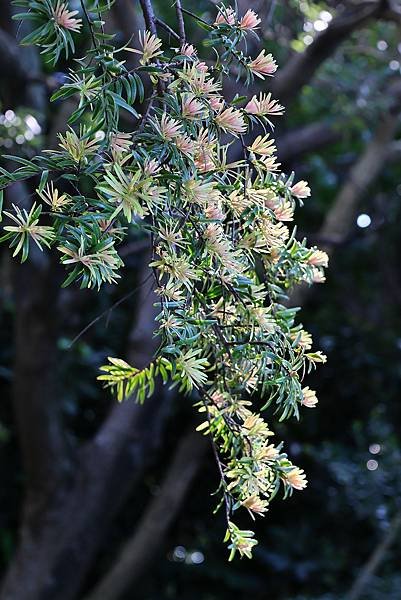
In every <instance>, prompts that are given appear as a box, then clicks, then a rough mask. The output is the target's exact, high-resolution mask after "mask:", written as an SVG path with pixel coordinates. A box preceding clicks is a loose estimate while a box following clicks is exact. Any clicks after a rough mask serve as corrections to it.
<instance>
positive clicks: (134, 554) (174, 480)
mask: <svg viewBox="0 0 401 600" xmlns="http://www.w3.org/2000/svg"><path fill="white" fill-rule="evenodd" d="M207 448H208V443H207V439H206V438H205V437H204V436H202V435H200V434H199V433H197V432H195V431H193V430H191V431H189V432H188V433H186V434H185V435H184V436H183V437H182V438H181V440H180V441H179V443H178V446H177V449H176V451H175V454H174V457H173V459H172V461H171V464H170V467H169V468H168V471H167V473H166V476H165V478H164V481H163V483H162V485H161V488H160V490H159V492H158V493H157V495H156V496H155V497H154V499H153V500H152V501H151V502H150V503H149V505H148V507H147V509H146V510H145V513H144V515H143V516H142V519H141V521H140V523H139V525H138V527H137V528H136V530H135V532H134V534H133V535H132V537H131V538H129V539H128V541H127V542H126V543H125V544H124V546H123V547H122V549H121V551H120V553H119V555H118V557H117V558H116V560H115V562H114V564H113V565H112V567H111V569H110V571H109V572H108V573H107V574H106V575H105V577H104V578H103V579H102V580H101V581H100V583H99V584H98V585H97V586H96V587H95V589H94V590H93V591H92V592H91V593H90V594H89V595H88V596H87V597H86V599H85V600H117V599H118V598H119V597H120V596H121V595H122V594H123V593H124V592H125V591H127V590H128V589H129V587H130V586H131V585H133V584H134V583H135V582H136V581H137V580H138V579H139V578H140V577H141V575H142V574H143V572H144V571H145V570H147V569H148V568H149V567H150V566H151V564H152V562H153V560H154V558H155V556H156V555H157V553H158V552H159V551H160V547H161V545H162V543H163V539H164V536H165V535H166V533H167V531H168V528H169V526H170V525H171V523H172V522H173V521H174V519H175V518H176V517H177V514H178V512H179V510H180V508H181V506H182V503H183V502H184V499H185V496H186V494H187V493H188V491H189V488H190V486H191V483H192V482H193V480H194V478H195V476H196V474H197V472H198V470H199V467H200V465H201V463H202V459H203V456H204V454H205V452H206V449H207Z"/></svg>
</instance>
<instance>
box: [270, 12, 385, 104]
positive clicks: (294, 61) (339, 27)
mask: <svg viewBox="0 0 401 600" xmlns="http://www.w3.org/2000/svg"><path fill="white" fill-rule="evenodd" d="M387 9H388V5H387V2H386V1H384V0H377V1H375V0H373V1H372V0H367V1H365V2H358V3H357V4H355V5H348V6H347V7H346V8H344V9H343V11H341V12H340V13H339V14H338V15H337V16H336V17H335V18H334V19H333V20H332V21H331V23H330V25H329V26H328V27H327V29H326V30H325V31H323V32H321V33H320V34H318V35H317V36H316V37H315V39H314V41H313V42H312V44H310V46H307V48H306V49H305V50H304V51H303V52H300V53H296V54H294V55H293V56H292V57H291V58H290V59H289V60H288V62H287V64H286V65H285V66H284V68H283V69H281V70H280V71H279V72H278V73H277V76H276V77H275V79H274V80H273V81H272V83H271V90H272V91H273V93H274V94H275V96H276V97H277V98H279V99H280V102H281V103H282V104H284V105H285V104H288V101H289V100H290V99H291V98H293V97H294V96H296V95H297V94H298V93H299V90H300V89H301V88H302V86H304V85H305V84H306V83H308V82H309V81H310V80H311V79H312V77H313V76H314V74H315V72H316V70H317V69H318V68H319V67H320V65H321V64H322V63H323V62H324V61H325V60H326V59H327V58H329V57H330V56H331V55H332V54H333V53H334V52H335V51H336V50H337V48H338V46H339V45H340V44H341V43H342V42H343V41H344V40H345V39H347V38H348V37H349V36H350V35H351V33H353V32H354V31H355V30H356V29H359V28H361V27H363V26H364V25H365V24H366V23H367V22H368V21H369V19H372V18H375V17H380V16H385V15H386V10H387Z"/></svg>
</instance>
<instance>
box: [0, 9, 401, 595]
mask: <svg viewBox="0 0 401 600" xmlns="http://www.w3.org/2000/svg"><path fill="white" fill-rule="evenodd" d="M77 4H78V3H77ZM183 4H184V6H185V7H186V8H187V9H188V10H191V11H194V12H196V13H197V14H199V15H200V16H202V18H204V19H206V20H210V19H213V18H214V15H215V7H214V6H213V3H211V2H208V1H206V0H200V1H199V2H196V3H195V2H193V1H192V0H185V1H184V2H183ZM171 5H172V2H170V1H166V0H157V1H156V0H155V2H154V7H155V10H156V13H157V15H159V18H160V19H162V20H163V21H165V22H167V23H168V24H169V25H170V26H171V27H173V28H174V27H176V22H175V10H174V7H173V6H171ZM238 5H239V11H240V13H241V14H243V13H244V12H245V11H246V9H247V8H249V7H251V8H253V9H255V10H257V11H259V12H260V15H261V17H262V24H263V27H262V29H261V38H262V39H261V42H260V44H262V45H263V46H264V47H266V48H267V49H268V50H269V51H271V52H272V53H273V54H274V55H275V56H276V57H277V60H278V62H279V65H280V71H279V73H278V76H277V78H276V79H275V80H272V81H270V80H269V81H267V82H263V83H261V84H258V86H259V89H261V90H265V91H269V90H272V91H273V93H274V95H275V97H278V99H279V100H280V101H282V102H283V103H285V105H286V107H287V110H286V115H285V117H284V118H282V119H281V122H280V124H279V126H278V129H277V130H276V132H275V137H276V139H277V144H278V150H279V158H280V159H281V162H282V163H283V167H284V170H286V171H287V172H291V170H295V171H296V173H297V178H298V179H300V178H304V179H307V180H308V181H309V183H310V185H311V187H312V190H313V195H312V198H311V199H308V200H307V201H306V202H305V207H304V208H303V210H300V211H298V216H297V219H298V223H299V226H298V232H299V235H300V236H302V235H307V237H308V239H309V240H310V241H311V242H313V243H316V244H318V245H319V246H323V247H324V248H325V249H326V250H327V251H328V252H329V253H330V255H331V265H330V269H329V271H328V277H327V283H326V285H324V286H315V287H314V288H313V289H311V290H302V291H301V292H299V293H296V294H295V297H293V298H292V301H293V302H299V303H300V304H302V305H303V310H302V313H301V317H300V318H301V320H302V322H303V324H304V326H305V328H306V329H307V330H309V331H311V333H312V334H313V336H314V339H315V341H316V344H317V346H318V347H321V348H322V349H323V350H324V351H325V352H326V353H327V356H328V363H327V365H325V366H324V367H322V368H321V369H320V370H319V372H318V373H317V374H316V375H312V376H311V377H310V378H309V380H308V384H309V385H310V386H311V387H312V388H316V389H317V391H318V393H319V398H320V403H319V406H318V409H317V410H313V411H307V412H304V413H303V415H302V418H301V421H300V422H292V423H290V424H281V425H279V427H278V428H277V427H276V429H277V435H278V436H280V437H282V438H283V439H285V440H286V443H287V446H288V449H289V452H290V455H291V456H292V457H293V458H294V460H296V462H297V464H300V465H301V466H302V467H304V468H305V470H306V471H307V473H308V479H309V482H310V483H309V486H308V488H307V490H306V491H305V492H304V493H302V494H300V493H299V494H298V493H296V494H295V495H294V496H293V498H292V499H290V500H286V501H284V502H281V501H275V502H274V503H273V504H272V506H271V509H270V511H269V513H268V514H267V515H266V517H265V518H264V519H259V520H258V521H257V524H256V527H257V535H258V538H259V539H260V545H259V546H258V548H257V550H256V551H255V558H254V560H253V561H247V560H243V561H239V560H236V561H234V562H233V563H230V564H228V563H227V553H226V548H225V547H224V545H223V544H222V538H223V536H224V519H223V516H222V515H220V514H219V513H218V514H217V515H213V514H212V511H213V509H214V504H215V503H214V498H213V496H212V493H213V491H214V488H215V486H216V485H217V477H216V473H215V465H214V463H213V459H212V456H211V453H210V451H209V447H208V445H207V443H206V442H205V440H204V439H203V438H202V437H201V436H200V435H196V434H193V433H192V430H193V428H194V425H195V417H194V411H193V410H192V406H191V405H192V400H191V399H188V398H187V399H185V398H176V397H173V396H172V395H171V394H169V393H166V391H162V390H161V389H159V390H158V391H157V393H156V395H155V397H154V398H153V399H152V400H149V401H147V403H146V406H144V407H135V406H134V405H133V403H132V402H130V401H128V402H127V403H126V404H125V405H123V406H118V407H116V406H115V403H114V401H113V400H112V399H111V398H110V397H109V395H108V394H107V393H105V392H104V391H103V390H102V389H101V388H100V386H99V384H98V383H97V382H96V375H97V373H98V367H99V365H101V364H103V363H104V360H105V357H106V356H107V355H112V356H124V357H127V358H129V359H130V360H132V362H135V363H138V364H140V363H145V362H146V360H147V357H148V356H149V355H150V354H151V352H152V350H153V343H154V342H152V336H151V331H152V319H153V313H152V307H151V302H150V301H149V290H148V288H147V286H146V285H140V284H141V282H142V281H143V270H144V265H145V264H146V261H147V260H148V257H147V255H146V251H145V250H144V247H143V244H142V245H141V243H140V242H138V241H137V240H136V239H135V238H133V239H132V240H129V241H128V242H127V243H126V245H125V246H124V248H123V258H124V261H125V263H126V268H125V270H124V277H123V279H122V281H121V283H120V284H119V285H118V286H116V287H107V286H105V287H103V288H102V290H101V292H100V293H97V292H95V291H80V290H78V289H76V288H69V289H67V290H62V291H61V290H60V289H59V284H60V281H61V278H62V273H61V272H60V268H59V267H58V266H57V265H56V264H55V262H53V260H52V259H51V258H50V257H48V256H47V255H40V254H38V255H36V254H33V255H32V258H31V260H30V262H28V263H27V264H25V265H23V266H20V265H18V264H16V263H15V262H14V261H12V259H11V257H10V253H9V251H8V249H7V248H6V247H1V249H0V280H1V289H0V311H1V326H0V340H1V348H0V390H1V399H2V401H1V403H0V448H1V453H0V472H1V486H0V507H1V509H0V510H1V513H0V566H1V570H2V571H3V573H4V577H5V583H4V588H3V593H2V595H1V594H0V598H1V600H47V599H54V600H56V599H57V600H64V599H65V600H73V599H78V598H85V599H88V600H108V599H109V598H110V599H113V598H115V599H116V600H117V598H125V599H127V600H128V599H132V598H135V599H138V600H160V599H164V598H165V599H170V598H171V599H178V598H180V599H184V600H222V599H224V598H232V597H234V596H235V597H236V598H244V599H245V598H249V597H250V596H251V597H252V598H254V599H255V600H256V599H258V600H259V599H260V600H266V599H267V598H274V599H277V600H284V599H286V600H289V599H291V600H340V599H343V598H348V599H349V600H356V599H359V598H361V599H362V598H363V599H366V600H396V599H399V598H400V589H401V573H400V570H399V565H400V564H401V546H400V543H399V537H400V535H399V533H400V531H401V502H400V499H401V498H400V492H401V483H400V472H401V452H400V434H399V431H400V424H401V414H400V402H399V398H400V395H399V389H400V377H401V364H400V355H401V337H400V335H401V334H400V331H401V328H400V325H401V324H400V320H401V317H400V311H399V305H400V301H401V273H400V267H399V264H400V253H401V237H400V227H399V223H400V217H401V208H400V197H401V184H400V166H399V158H400V155H401V146H400V142H399V141H397V135H398V134H399V109H400V108H401V106H400V90H401V84H400V73H401V70H400V69H401V33H400V26H401V5H400V4H399V3H397V2H396V1H392V2H391V1H390V0H389V1H388V2H385V1H379V0H371V1H358V0H354V1H352V0H350V1H344V2H337V1H335V0H333V1H330V2H309V1H306V0H305V1H299V2H298V1H295V0H292V1H288V2H279V1H277V2H275V1H274V0H273V1H272V0H260V1H258V2H250V0H241V1H239V2H238ZM71 6H72V7H73V8H75V4H74V2H73V1H71ZM11 13H12V9H11V6H10V4H9V2H8V0H2V2H1V11H0V48H1V50H2V51H1V53H0V102H1V111H2V116H1V118H0V151H1V153H5V154H6V153H7V154H8V153H20V154H22V155H27V156H30V155H32V154H33V153H34V152H35V151H36V150H37V149H38V148H42V147H44V148H46V147H49V145H50V146H51V145H53V146H54V144H55V133H56V132H57V131H59V130H63V129H65V122H66V115H67V114H68V109H69V108H68V106H67V108H66V107H65V105H63V104H61V103H58V104H56V105H55V106H50V104H49V102H48V98H49V96H50V94H51V92H52V91H54V89H56V88H57V86H58V85H59V83H60V82H61V81H63V79H64V77H65V74H66V72H67V69H68V67H69V64H68V62H64V63H61V64H59V65H58V66H57V71H56V72H53V71H52V70H51V69H50V68H49V67H48V66H46V65H45V64H44V63H43V62H42V60H41V59H40V57H39V56H38V55H37V54H36V51H35V50H34V49H21V48H18V45H17V42H16V40H17V39H18V38H19V37H20V36H21V32H18V31H17V25H16V24H15V23H13V22H12V21H11ZM186 25H187V34H188V38H189V39H190V40H191V41H193V42H194V43H197V44H198V45H199V48H200V52H201V53H203V54H204V56H205V58H206V59H207V56H208V52H209V49H207V48H205V47H203V46H202V37H203V32H202V30H200V29H197V28H196V24H195V22H194V21H193V20H192V19H191V18H190V17H188V18H186ZM142 27H143V21H142V16H141V11H140V7H139V3H138V2H136V0H116V4H115V6H114V7H113V9H112V11H111V14H110V19H109V21H108V22H107V28H108V30H110V31H117V32H118V38H119V40H120V41H121V42H123V41H125V40H127V39H128V38H129V37H130V36H131V35H132V34H133V33H136V31H137V30H138V29H139V28H142ZM160 35H161V37H162V38H163V39H164V40H165V41H166V42H167V41H168V37H167V36H166V34H165V33H164V31H163V29H161V30H160ZM87 36H88V32H85V33H84V35H83V36H82V38H81V40H80V41H79V44H80V46H79V50H80V52H82V53H84V51H85V47H86V45H87V43H88V37H87ZM257 46H258V44H257V43H256V42H255V51H256V49H257ZM236 92H238V93H240V94H241V93H242V92H243V90H242V87H241V84H240V83H237V82H235V81H230V80H227V81H226V82H225V93H226V95H227V97H232V96H234V94H235V93H236ZM65 104H68V102H67V103H65ZM10 111H12V112H10ZM27 115H30V116H28V117H27ZM32 116H33V117H34V118H35V121H32ZM38 124H40V127H41V131H40V132H39V130H38V127H37V126H38ZM129 126H130V123H129V122H127V128H129ZM2 164H3V165H5V166H7V161H6V160H5V159H3V160H2ZM30 186H31V184H29V185H28V186H23V185H20V184H16V185H14V186H13V188H12V189H11V190H10V191H9V192H8V194H7V197H6V201H7V202H16V203H21V202H30V201H31V195H32V192H33V190H34V186H35V183H34V182H32V186H31V187H30ZM133 290H134V293H132V291H133ZM125 296H126V297H125ZM124 298H125V299H124ZM122 299H123V301H122V302H120V303H119V304H118V306H114V305H115V303H117V302H119V301H120V300H122ZM99 316H100V317H101V318H98V317H99ZM94 319H96V321H95V322H94V323H93V325H92V326H91V328H90V329H88V330H87V331H85V332H84V333H83V335H82V336H81V337H79V339H78V340H76V341H75V342H74V343H72V341H73V340H74V338H75V337H76V336H77V334H78V333H79V332H81V331H82V330H83V328H85V327H86V325H88V323H90V322H91V321H92V320H94ZM271 418H274V417H271ZM245 524H246V520H244V525H245Z"/></svg>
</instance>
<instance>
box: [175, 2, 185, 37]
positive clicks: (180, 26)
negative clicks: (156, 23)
mask: <svg viewBox="0 0 401 600" xmlns="http://www.w3.org/2000/svg"><path fill="white" fill-rule="evenodd" d="M175 11H176V13H177V21H178V31H179V33H180V42H181V45H182V44H185V39H186V37H185V23H184V15H183V14H182V5H181V0H176V2H175Z"/></svg>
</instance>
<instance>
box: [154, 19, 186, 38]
mask: <svg viewBox="0 0 401 600" xmlns="http://www.w3.org/2000/svg"><path fill="white" fill-rule="evenodd" d="M155 23H156V25H159V26H160V27H162V28H163V29H164V30H165V31H167V33H168V34H170V35H171V36H173V38H175V39H176V40H181V38H180V36H179V35H178V33H176V32H175V31H174V29H171V27H170V25H167V23H165V22H164V21H162V20H161V19H159V17H156V18H155Z"/></svg>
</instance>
